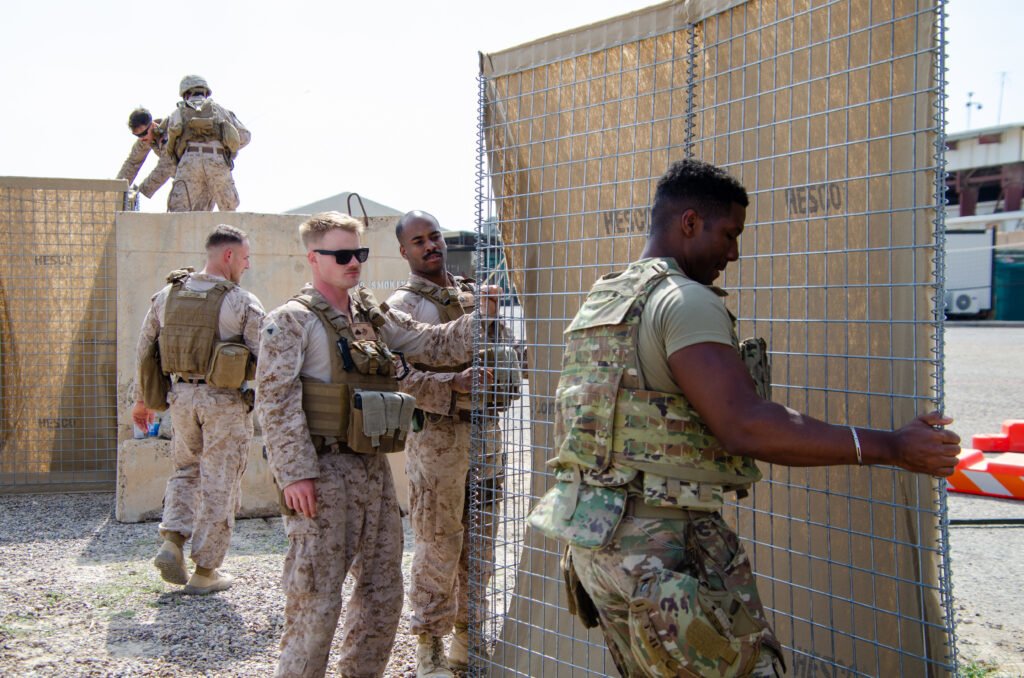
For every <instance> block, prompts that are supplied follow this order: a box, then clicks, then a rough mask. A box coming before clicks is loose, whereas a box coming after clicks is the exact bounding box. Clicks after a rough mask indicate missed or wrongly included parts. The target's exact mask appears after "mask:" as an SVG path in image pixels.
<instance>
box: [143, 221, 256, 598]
mask: <svg viewBox="0 0 1024 678" xmlns="http://www.w3.org/2000/svg"><path fill="white" fill-rule="evenodd" d="M248 268H249V239H248V236H247V235H246V234H245V233H244V232H243V231H241V230H240V229H237V228H234V227H233V226H228V225H225V224H221V225H220V226H217V227H216V228H215V229H214V230H213V232H212V233H210V235H209V236H208V238H207V240H206V266H205V268H203V270H202V271H200V272H199V273H192V272H191V270H192V269H182V270H179V271H174V272H172V273H171V275H170V276H169V277H168V282H169V283H170V284H169V285H167V286H166V287H164V288H163V289H162V290H160V291H159V292H157V294H156V295H154V296H153V302H152V305H151V306H150V309H149V312H148V313H146V317H145V320H144V321H143V323H142V333H141V335H140V336H139V342H138V346H137V357H138V364H139V370H140V375H139V379H138V380H137V394H136V404H135V407H134V408H133V410H132V419H133V420H134V421H135V424H136V425H137V426H139V427H140V428H145V426H146V423H147V421H148V420H149V419H150V418H151V412H150V410H148V409H147V408H146V405H145V403H144V402H143V398H142V390H141V388H142V387H141V384H142V382H143V376H142V375H143V373H144V365H145V363H146V361H147V360H150V359H152V356H153V351H152V349H153V348H154V344H156V345H158V346H159V357H158V360H159V362H160V368H161V369H162V371H163V372H165V373H168V374H170V375H171V378H172V379H173V380H174V382H175V383H174V385H173V387H172V390H171V392H170V394H169V395H168V401H169V403H170V413H171V428H172V431H173V436H172V446H173V451H174V473H173V475H172V476H171V477H170V478H169V479H168V481H167V490H166V493H165V495H164V513H163V520H162V522H161V523H160V535H161V536H162V537H163V538H164V543H163V545H162V546H161V547H160V551H159V553H157V556H156V559H155V560H154V564H155V565H156V567H157V569H159V570H160V573H161V576H162V577H163V579H164V580H165V581H167V582H170V583H172V584H184V585H185V593H196V594H203V593H212V592H215V591H223V590H225V589H227V588H229V587H230V586H231V583H232V577H231V576H230V575H227V574H225V573H222V572H219V571H218V568H219V567H220V566H221V564H222V563H223V562H224V557H225V556H226V555H227V551H228V546H229V545H230V543H231V530H232V527H233V526H234V523H235V511H237V509H238V507H239V505H240V502H241V494H240V493H241V481H242V473H243V472H244V471H245V466H246V459H247V457H248V453H249V444H250V442H251V439H252V415H251V414H250V411H251V409H252V408H251V407H250V405H249V402H250V401H248V400H247V399H246V398H245V396H244V395H243V393H242V392H241V390H240V389H241V387H242V385H243V382H244V381H245V378H246V372H247V371H248V368H249V366H250V362H251V359H252V358H253V357H254V356H255V355H256V352H257V349H258V347H259V327H260V322H261V321H262V320H263V315H264V313H263V306H262V305H261V304H260V301H259V299H257V298H256V297H255V296H254V295H253V294H252V293H251V292H248V291H246V290H244V289H242V288H241V287H239V286H238V283H239V281H240V280H241V279H242V274H243V273H244V272H245V270H246V269H248ZM226 365H231V369H230V370H229V371H230V372H231V373H230V374H225V369H226V368H225V366H226ZM151 406H157V405H155V404H151ZM189 537H191V539H192V553H191V558H192V560H193V561H194V562H195V564H196V569H195V572H194V573H193V574H192V575H191V576H189V573H188V569H187V567H186V566H185V561H184V554H183V551H182V547H183V546H184V544H185V542H186V541H187V540H188V539H189Z"/></svg>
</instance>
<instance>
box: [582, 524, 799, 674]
mask: <svg viewBox="0 0 1024 678" xmlns="http://www.w3.org/2000/svg"><path fill="white" fill-rule="evenodd" d="M689 514H690V516H691V517H690V518H688V519H672V520H667V519H641V518H636V517H625V518H623V520H622V522H621V523H620V525H619V527H618V529H617V530H616V532H615V534H614V536H613V537H612V541H611V542H610V543H609V544H608V545H607V546H605V547H603V548H600V549H593V550H591V549H587V548H580V547H576V546H571V547H570V551H571V554H572V560H573V563H574V565H575V569H576V574H577V576H578V577H579V580H580V582H581V583H582V585H583V587H584V589H585V590H586V592H587V593H588V594H589V595H590V598H591V599H592V600H593V602H594V605H595V606H596V607H597V609H598V611H599V613H600V624H601V630H602V631H603V633H604V637H605V641H606V642H607V644H608V649H609V651H610V652H611V654H612V657H613V659H614V660H615V664H616V666H617V667H618V669H619V671H620V673H621V674H622V675H623V676H630V677H632V676H658V677H662V676H677V675H686V676H691V675H695V676H715V677H720V676H739V675H743V676H758V677H760V678H774V677H775V676H782V675H784V667H783V664H782V662H781V661H780V658H779V657H778V655H777V654H776V650H777V649H778V642H777V641H776V640H775V636H774V634H773V633H772V631H771V628H770V626H769V625H768V622H767V619H766V618H765V615H764V609H763V607H762V605H761V600H760V597H759V595H758V592H757V586H756V582H755V581H754V575H753V572H752V571H751V569H750V563H749V561H748V560H747V556H746V553H745V552H744V551H743V548H742V546H741V545H740V543H739V538H738V537H737V536H736V534H735V532H733V531H732V529H731V528H729V526H728V525H727V524H726V523H725V521H724V520H723V519H722V517H721V515H720V514H719V513H717V512H698V511H690V512H689ZM698 582H699V585H700V586H698ZM701 587H703V590H699V589H700V588H701ZM715 600H728V601H730V603H734V604H727V605H725V608H726V609H727V610H728V614H729V615H730V616H734V617H735V622H734V624H735V625H734V626H733V628H732V629H728V630H726V631H725V632H724V633H722V631H721V629H720V628H719V627H720V626H722V621H723V617H724V615H725V612H723V611H719V613H717V614H712V615H710V617H713V619H710V620H709V619H708V618H701V619H700V620H694V619H693V618H694V617H701V613H700V612H698V611H699V610H703V609H705V606H706V604H707V603H708V601H715ZM737 608H740V609H737ZM726 638H731V639H732V640H733V642H732V643H731V644H730V643H729V642H728V641H727V640H726ZM737 639H740V640H737ZM691 641H694V642H691ZM697 641H703V642H700V643H698V642H697Z"/></svg>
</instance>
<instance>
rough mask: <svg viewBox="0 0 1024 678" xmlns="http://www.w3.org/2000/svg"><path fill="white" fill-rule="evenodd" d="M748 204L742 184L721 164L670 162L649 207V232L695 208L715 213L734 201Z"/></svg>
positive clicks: (705, 214)
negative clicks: (718, 165)
mask: <svg viewBox="0 0 1024 678" xmlns="http://www.w3.org/2000/svg"><path fill="white" fill-rule="evenodd" d="M734 203H735V204H737V205H742V206H743V207H746V206H747V205H749V204H750V200H749V199H748V198H747V190H746V189H745V188H743V184H741V183H740V182H739V181H737V180H736V179H735V178H734V177H732V176H730V175H729V174H728V173H726V171H725V170H723V169H722V168H720V167H716V166H715V165H712V164H710V163H707V162H704V161H702V160H696V159H694V158H686V159H685V160H679V161H677V162H674V163H672V165H671V166H669V168H668V170H666V171H665V174H663V175H662V177H661V179H659V180H658V188H657V191H656V192H655V194H654V206H653V207H651V232H652V233H653V232H656V231H660V230H661V229H663V228H665V226H667V225H668V222H669V221H670V220H671V218H672V217H674V216H675V215H677V214H679V213H681V212H684V211H686V210H688V209H694V210H696V211H697V212H698V213H700V215H701V216H703V217H710V218H714V217H718V216H721V215H722V214H724V213H726V212H728V211H729V209H730V208H731V207H732V205H733V204H734Z"/></svg>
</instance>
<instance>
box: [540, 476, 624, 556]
mask: <svg viewBox="0 0 1024 678" xmlns="http://www.w3.org/2000/svg"><path fill="white" fill-rule="evenodd" d="M626 498H627V497H626V488H624V487H603V486H600V485H587V484H586V483H582V482H578V481H571V482H562V481H560V482H557V483H555V486H554V487H552V488H551V489H550V490H548V491H547V493H545V494H544V496H543V497H541V498H540V501H538V502H537V505H536V506H534V507H533V510H532V511H530V515H529V516H527V518H526V521H527V523H529V525H530V526H531V527H533V528H534V529H536V530H538V531H540V532H541V533H542V534H544V535H545V536H547V537H552V538H554V539H560V540H562V541H566V542H568V543H570V544H572V545H574V546H580V547H582V548H587V549H598V548H601V547H602V546H605V545H606V544H608V542H609V541H611V538H612V535H613V534H614V533H615V530H616V529H617V528H618V527H619V523H620V522H621V521H622V516H623V515H624V514H625V512H626Z"/></svg>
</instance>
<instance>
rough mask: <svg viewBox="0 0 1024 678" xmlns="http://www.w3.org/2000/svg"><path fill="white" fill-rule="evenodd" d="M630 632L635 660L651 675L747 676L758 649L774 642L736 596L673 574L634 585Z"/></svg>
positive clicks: (656, 575)
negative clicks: (771, 641) (769, 642)
mask: <svg viewBox="0 0 1024 678" xmlns="http://www.w3.org/2000/svg"><path fill="white" fill-rule="evenodd" d="M629 627H630V631H631V632H632V633H631V635H632V637H633V638H634V643H635V646H634V647H633V648H632V649H633V654H634V657H636V658H637V659H638V660H639V661H641V663H642V664H643V665H644V666H645V667H646V668H647V670H648V671H650V672H651V673H652V675H673V676H675V675H678V676H722V678H730V677H732V676H746V675H750V672H751V670H752V669H753V668H754V665H755V664H756V663H757V660H758V656H759V654H760V652H761V646H762V644H763V643H764V642H765V641H766V640H768V639H769V638H773V636H771V630H770V629H769V628H768V627H767V625H766V624H764V623H761V622H759V621H757V620H756V619H754V617H753V616H752V615H751V614H750V612H749V611H748V610H747V608H746V606H745V605H744V604H743V602H742V601H741V600H740V599H739V596H738V595H736V594H735V593H733V592H730V591H711V590H710V589H709V588H708V587H707V586H706V585H704V584H702V583H701V582H700V581H699V580H698V579H697V578H696V577H692V576H690V575H688V574H686V573H683V572H673V571H671V570H659V571H657V572H653V573H651V574H648V575H647V576H645V577H644V578H642V579H641V580H640V581H639V582H637V585H636V590H635V591H634V592H633V598H632V600H631V601H630V604H629Z"/></svg>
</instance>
